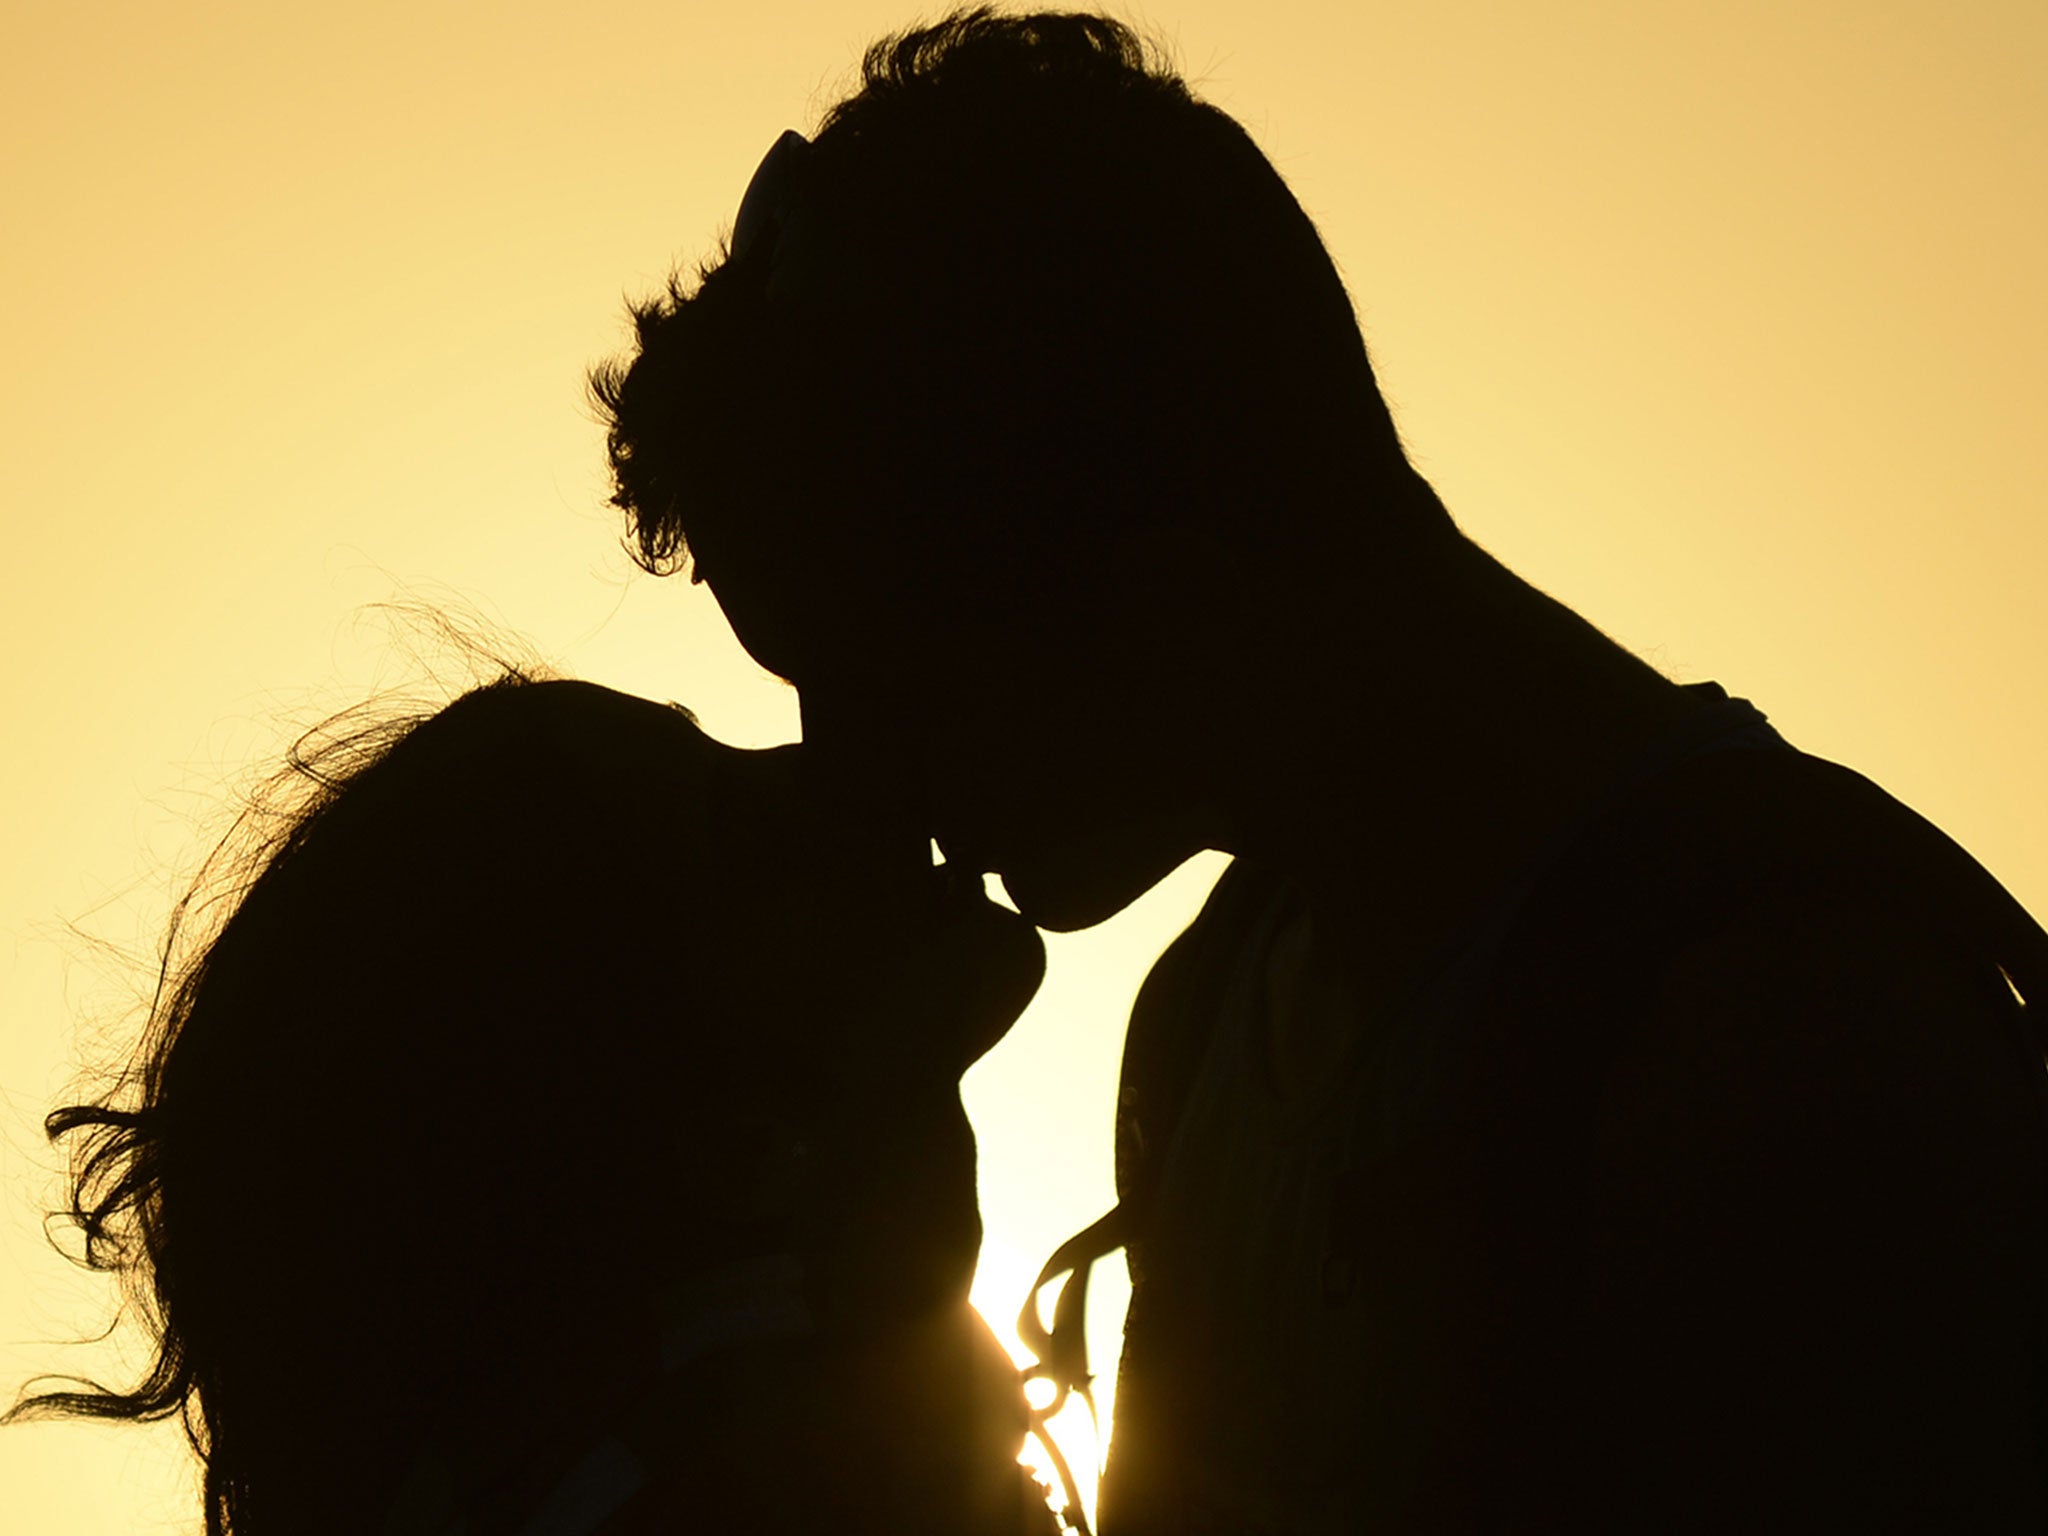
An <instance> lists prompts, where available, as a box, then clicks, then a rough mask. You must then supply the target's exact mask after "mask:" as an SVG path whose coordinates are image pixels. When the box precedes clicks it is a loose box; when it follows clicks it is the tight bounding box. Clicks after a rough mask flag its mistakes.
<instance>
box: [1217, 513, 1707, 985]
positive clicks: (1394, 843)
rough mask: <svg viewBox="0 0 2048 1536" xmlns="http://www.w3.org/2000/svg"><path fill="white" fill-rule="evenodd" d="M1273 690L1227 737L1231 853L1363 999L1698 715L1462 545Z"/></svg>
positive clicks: (1326, 634) (1636, 663)
mask: <svg viewBox="0 0 2048 1536" xmlns="http://www.w3.org/2000/svg"><path fill="white" fill-rule="evenodd" d="M1295 638H1296V640H1297V641H1298V640H1299V639H1300V637H1299V636H1296V637H1295ZM1302 654H1306V655H1307V656H1308V657H1309V663H1308V665H1306V666H1304V665H1302V664H1301V660H1300V657H1301V655H1302ZM1272 675H1273V673H1272V672H1270V671H1269V672H1268V673H1267V676H1268V677H1269V678H1270V677H1271V676H1272ZM1288 679H1289V680H1288V682H1287V683H1286V684H1285V685H1284V686H1282V687H1281V688H1279V689H1277V690H1273V689H1269V690H1268V691H1266V692H1265V693H1264V695H1263V699H1264V705H1265V708H1266V710H1267V711H1268V714H1269V717H1268V718H1266V719H1264V720H1254V721H1252V722H1247V723H1254V724H1256V725H1257V727H1258V728H1257V729H1255V730H1253V731H1250V732H1247V733H1245V735H1244V737H1243V738H1241V739H1242V740H1243V741H1244V742H1245V743H1246V744H1247V746H1248V748H1249V750H1246V751H1243V752H1242V753H1241V755H1240V758H1239V762H1238V769H1239V771H1238V774H1237V776H1236V780H1235V783H1234V785H1233V791H1234V794H1233V800H1234V801H1235V804H1234V805H1233V806H1232V810H1234V811H1236V812H1237V813H1238V814H1237V816H1236V817H1235V818H1233V820H1234V822H1235V825H1234V827H1233V831H1234V833H1235V842H1236V846H1234V847H1233V848H1232V850H1231V851H1233V852H1237V853H1241V854H1244V855H1247V856H1249V857H1252V858H1255V859H1258V860H1260V861H1261V862H1264V863H1267V864H1270V865H1274V866H1277V867H1279V868H1282V869H1286V870H1288V871H1290V872H1291V873H1293V874H1294V875H1295V876H1296V877H1297V878H1299V879H1301V880H1302V881H1303V882H1304V883H1305V884H1307V886H1308V887H1309V889H1310V891H1311V892H1312V895H1313V898H1314V900H1315V903H1316V905H1317V907H1318V909H1320V910H1323V911H1324V912H1325V913H1326V914H1327V915H1328V917H1329V918H1331V919H1334V920H1335V921H1336V923H1337V924H1339V925H1341V928H1342V929H1343V930H1344V931H1345V933H1346V934H1347V940H1346V943H1347V947H1348V948H1351V949H1353V950H1355V952H1356V953H1355V965H1354V975H1353V985H1354V987H1356V988H1357V989H1358V990H1359V991H1360V992H1361V994H1362V996H1363V997H1365V998H1366V999H1380V1000H1384V999H1385V998H1387V997H1388V995H1389V994H1398V993H1399V992H1402V991H1404V990H1405V989H1406V988H1407V987H1408V986H1409V985H1411V984H1412V983H1413V982H1414V981H1415V980H1417V979H1419V977H1418V973H1419V971H1420V969H1421V967H1422V966H1424V965H1425V964H1426V963H1427V961H1428V958H1429V956H1430V955H1431V954H1433V953H1434V952H1435V950H1436V948H1437V946H1438V945H1439V944H1440V943H1441V942H1442V941H1443V940H1444V939H1445V938H1447V937H1448V936H1449V935H1450V934H1451V933H1452V932H1454V931H1455V930H1456V929H1457V927H1458V926H1459V925H1461V924H1462V923H1463V922H1465V921H1467V920H1469V919H1470V918H1471V917H1472V916H1473V915H1474V914H1475V913H1476V912H1477V911H1478V910H1479V909H1481V908H1482V907H1483V906H1484V905H1485V904H1486V902H1487V901H1488V900H1489V899H1491V898H1492V897H1493V896H1494V895H1495V894H1496V893H1497V892H1499V891H1500V890H1501V889H1502V888H1503V887H1505V886H1506V885H1507V883H1508V882H1509V881H1510V880H1512V879H1513V877H1514V876H1515V874H1516V873H1517V871H1519V870H1520V869H1521V868H1522V867H1523V866H1525V865H1526V864H1527V863H1528V862H1529V861H1530V860H1531V859H1533V858H1534V857H1535V856H1536V855H1537V854H1538V853H1539V852H1540V851H1541V850H1542V848H1543V847H1544V845H1545V844H1546V843H1547V842H1548V841H1549V840H1550V839H1551V838H1552V837H1554V836H1555V835H1556V834H1557V833H1558V832H1560V831H1561V830H1563V829H1564V828H1566V827H1567V826H1569V825H1570V824H1571V823H1572V822H1573V821H1574V820H1575V819H1576V818H1577V817H1578V816H1579V815H1581V814H1583V813H1584V811H1585V810H1586V809H1587V808H1588V807H1589V806H1590V805H1591V804H1592V803H1593V802H1594V801H1595V800H1596V799H1597V797H1598V796H1599V794H1600V792H1601V791H1602V789H1603V788H1604V787H1605V786H1607V785H1608V784H1609V783H1611V782H1612V781H1613V780H1614V779H1615V777H1616V776H1617V775H1618V774H1620V773H1621V772H1622V771H1624V769H1625V768H1626V767H1627V765H1628V764H1629V763H1630V762H1631V761H1632V760H1633V759H1635V758H1636V757H1637V756H1638V755H1639V754H1640V753H1642V752H1643V751H1644V750H1645V748H1646V747H1647V746H1648V745H1649V744H1650V743H1652V742H1654V741H1655V740H1656V739H1657V738H1658V737H1659V736H1661V735H1662V734H1663V733H1664V732H1666V731H1668V730H1669V729H1670V728H1671V727H1672V726H1673V725H1674V724H1675V723H1676V722H1677V721H1678V720H1680V719H1682V718H1683V717H1684V716H1685V715H1687V714H1689V713H1691V712H1692V711H1693V710H1694V709H1696V708H1697V707H1698V703H1697V701H1696V700H1695V699H1694V698H1693V697H1692V696H1690V695H1688V694H1686V693H1685V692H1684V691H1683V690H1681V689H1680V688H1679V687H1678V686H1677V685H1675V684H1673V683H1671V682H1670V681H1668V680H1667V679H1665V678H1663V677H1661V676H1660V675H1659V674H1658V673H1656V672H1655V671H1654V670H1653V669H1651V668H1650V667H1649V666H1647V665H1646V664H1645V663H1643V662H1641V661H1640V660H1638V659H1637V658H1636V657H1634V656H1632V655H1630V654H1629V653H1628V652H1627V651H1625V650H1623V649H1622V648H1621V647H1620V646H1618V645H1616V644H1615V643H1614V642H1613V641H1611V640H1609V639H1608V638H1607V637H1606V636H1604V635H1602V634H1601V633H1600V632H1599V631H1598V630H1596V629H1594V628H1593V627H1592V626H1591V625H1590V624H1588V623H1586V622H1585V621H1584V620H1582V619H1580V618H1579V617H1578V616H1577V615H1576V614H1574V613H1572V612H1571V611H1570V610H1569V609H1567V608H1565V607H1564V606H1563V605H1561V604H1559V603H1556V602H1554V601H1553V600H1551V599H1550V598H1548V597H1545V596H1544V595H1543V594H1541V593H1539V592H1537V591H1536V590H1535V589H1534V588H1532V587H1530V586H1529V585H1528V584H1527V583H1525V582H1523V581H1521V580H1520V579H1519V578H1518V577H1516V576H1514V575H1513V574H1512V573H1511V572H1509V571H1507V570H1506V569H1504V568H1503V567H1501V566H1500V565H1499V564H1498V563H1497V562H1495V561H1494V560H1492V559H1491V557H1489V556H1487V555H1485V554H1484V553H1483V552H1482V551H1479V550H1478V549H1477V548H1476V547H1474V546H1471V545H1467V544H1462V543H1461V544H1460V545H1459V546H1457V547H1456V548H1452V549H1447V550H1445V551H1443V552H1441V553H1440V556H1439V557H1438V558H1437V559H1435V560H1433V561H1432V563H1431V566H1430V569H1429V570H1428V571H1427V573H1426V576H1425V578H1424V579H1421V580H1417V581H1416V582H1414V583H1413V584H1411V585H1409V586H1408V587H1406V588H1405V589H1404V591H1403V592H1401V593H1400V594H1397V595H1395V596H1393V597H1391V598H1390V599H1388V601H1387V602H1386V603H1385V604H1384V605H1383V606H1381V607H1380V608H1378V609H1377V610H1375V611H1373V612H1370V613H1368V614H1367V615H1365V616H1364V617H1363V618H1357V617H1356V616H1355V611H1354V617H1353V619H1352V621H1351V622H1348V623H1347V622H1346V621H1345V620H1344V619H1342V618H1341V617H1340V618H1339V619H1338V621H1337V622H1335V623H1330V624H1326V625H1324V626H1323V627H1322V629H1321V638H1320V639H1318V640H1317V641H1315V642H1314V643H1312V644H1309V645H1308V646H1306V647H1305V649H1304V650H1303V651H1298V652H1297V655H1296V660H1295V663H1294V665H1293V666H1292V667H1290V668H1289V669H1288ZM1253 696H1254V695H1252V694H1250V693H1248V694H1247V695H1246V697H1253ZM1251 707H1252V708H1253V709H1257V708H1258V707H1259V706H1257V705H1253V706H1251ZM1276 748H1277V749H1276ZM1329 926H1330V925H1329V924H1328V923H1326V924H1325V928H1326V930H1327V928H1328V927H1329Z"/></svg>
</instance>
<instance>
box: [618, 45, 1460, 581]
mask: <svg viewBox="0 0 2048 1536" xmlns="http://www.w3.org/2000/svg"><path fill="white" fill-rule="evenodd" d="M801 147H802V146H799V148H801ZM801 158H802V164H801V167H800V169H801V173H802V174H801V180H800V184H799V185H798V187H797V188H796V190H795V191H794V192H793V193H791V194H790V195H791V196H792V197H793V198H794V199H795V201H796V202H797V204H798V205H799V207H800V215H794V216H792V217H790V218H788V219H786V220H784V221H783V222H784V223H785V224H787V225H790V226H794V224H795V222H796V218H797V217H799V216H800V218H801V220H802V224H803V233H802V238H801V249H799V248H798V245H799V242H798V240H797V239H796V237H794V236H792V235H791V234H790V233H789V230H788V229H787V228H785V229H782V230H781V231H779V238H778V237H777V236H770V237H767V238H763V239H760V240H756V241H754V242H752V243H751V244H747V245H744V246H743V248H741V249H738V250H734V249H732V248H731V246H730V245H729V244H727V245H721V246H720V248H719V250H718V251H717V253H716V254H715V255H714V256H713V258H712V259H710V260H709V261H707V262H706V263H705V264H704V265H703V266H701V267H700V268H698V269H697V271H696V272H695V273H694V274H693V275H691V276H689V277H684V276H680V275H679V276H677V277H676V278H674V279H672V280H671V281H670V283H669V285H668V287H667V289H666V291H665V292H663V293H661V294H659V295H657V296H656V297H654V298H652V299H651V300H649V301H647V302H645V303H643V304H639V305H637V306H635V307H634V309H633V324H634V333H635V341H636V350H635V352H634V354H633V355H632V356H631V357H630V359H628V360H624V361H620V362H614V363H609V364H606V365H602V366H600V367H598V368H597V369H596V370H594V372H593V375H592V379H591V386H592V394H593V397H594V399H595V401H596V404H597V407H598V409H599V411H600V412H601V414H602V417H603V419H604V421H605V423H606V425H607V428H608V453H609V458H610V464H611V471H612V477H613V485H614V491H613V497H612V499H613V501H614V503H615V504H616V505H617V506H618V507H619V508H620V510H621V511H623V512H624V513H625V515H626V518H627V521H628V532H629V538H630V542H631V544H632V546H633V547H634V549H635V551H636V553H637V556H638V558H639V560H640V561H641V562H642V563H643V564H644V565H646V566H647V567H648V568H649V569H652V570H655V571H658V572H666V571H673V570H677V569H680V568H681V567H683V566H684V565H685V564H686V563H688V562H689V559H690V555H691V546H692V544H693V543H698V542H700V541H701V540H702V539H703V537H704V534H705V532H706V531H707V530H709V529H711V528H712V527H713V526H714V525H716V524H718V523H719V522H720V521H721V520H723V519H725V518H726V517H728V516H746V517H759V516H762V515H770V514H773V515H780V516H783V517H788V518H795V519H799V520H801V521H802V522H803V523H804V524H805V530H804V537H805V538H806V539H807V540H810V539H815V538H817V537H819V536H822V537H824V538H825V540H826V541H827V543H828V545H829V547H830V548H831V549H832V550H833V551H834V552H835V553H837V554H845V553H848V552H851V551H852V550H854V549H857V548H864V547H866V548H872V546H874V545H875V544H876V543H877V542H878V541H879V542H881V543H884V544H889V543H893V542H895V541H896V540H898V539H905V538H906V537H907V539H908V541H909V542H910V543H914V544H915V545H916V546H917V547H918V548H919V549H921V550H928V549H929V548H930V547H931V546H930V535H931V533H932V532H933V531H934V529H935V528H939V529H943V530H944V538H945V539H946V540H948V541H949V542H950V543H951V545H952V546H954V547H955V548H956V549H957V548H959V547H960V546H962V545H963V544H964V545H967V546H983V548H982V554H983V556H984V558H991V557H992V558H997V559H1000V560H1002V561H1005V562H1014V560H1015V559H1016V558H1017V555H1018V551H1019V549H1020V548H1022V547H1026V546H1028V547H1030V548H1033V549H1035V550H1036V551H1038V557H1039V558H1048V559H1055V560H1057V562H1058V564H1059V566H1060V567H1061V568H1063V569H1067V570H1074V569H1085V568H1086V567H1087V566H1089V565H1090V564H1092V563H1094V562H1097V561H1099V560H1101V559H1103V558H1104V557H1105V556H1106V555H1107V554H1108V553H1109V551H1110V550H1111V549H1112V548H1115V549H1120V550H1122V551H1124V552H1125V553H1126V554H1129V553H1131V552H1133V551H1138V552H1140V553H1139V558H1140V560H1141V561H1142V558H1143V556H1142V551H1143V550H1144V549H1145V548H1146V547H1147V546H1148V545H1150V546H1156V545H1157V541H1158V540H1160V539H1162V538H1167V539H1170V538H1172V537H1174V529H1175V527H1176V525H1180V524H1184V523H1185V522H1186V521H1187V520H1188V519H1191V518H1194V519H1206V520H1207V521H1208V522H1209V524H1210V526H1211V529H1212V530H1213V531H1214V532H1215V533H1216V534H1219V535H1221V536H1223V537H1225V538H1227V539H1230V540H1232V541H1237V542H1238V543H1239V544H1240V545H1241V544H1242V543H1244V542H1246V541H1259V540H1265V539H1278V540H1281V541H1285V540H1287V539H1290V538H1293V537H1295V536H1296V535H1295V534H1294V533H1291V532H1289V531H1288V530H1287V529H1286V528H1285V527H1284V526H1283V524H1284V518H1281V519H1278V520H1276V516H1275V514H1274V513H1272V512H1271V511H1270V508H1272V507H1273V506H1276V505H1278V504H1281V503H1283V502H1285V501H1286V500H1287V499H1288V498H1287V496H1286V494H1285V492H1286V491H1287V490H1289V489H1290V488H1291V487H1290V486H1289V484H1288V482H1289V481H1290V479H1293V480H1296V481H1299V482H1300V484H1301V486H1302V488H1303V489H1307V488H1309V487H1314V488H1317V489H1320V490H1327V489H1328V488H1329V487H1330V486H1331V485H1332V483H1333V482H1341V483H1344V484H1348V485H1358V484H1376V485H1381V486H1393V487H1396V488H1398V489H1402V490H1404V491H1405V490H1406V489H1407V488H1409V487H1410V486H1412V485H1413V484H1414V483H1415V482H1414V480H1413V472H1412V471H1411V470H1410V469H1409V468H1408V465H1407V462H1406V459H1405V457H1404V456H1403V454H1402V451H1401V448H1400V445H1399V442H1398V439H1397V437H1396V435H1395V432H1394V428H1393V424H1392V422H1391V420H1390V418H1389V416H1388V413H1387V410H1386V407H1385V405H1384V403H1383V402H1382V400H1381V398H1380V394H1379V390H1378V386H1377V383H1376V381H1375V380H1374V377H1373V373H1372V369H1371V366H1370V364H1369V363H1368V361H1367V358H1366V351H1365V346H1364V343H1363V340H1362V339H1361V336H1360V333H1359V329H1358V324H1357V320H1356V317H1355V315H1354V313H1353V310H1352V306H1351V302H1350V299H1349V297H1348V295H1347V294H1346V292H1345V290H1344V286H1343V283H1342V281H1341V280H1340V278H1339V277H1338V274H1337V272H1336V269H1335V267H1334V265H1333V264H1332V262H1331V260H1330V258H1329V256H1328V254H1327V252H1326V251H1325V250H1324V248H1323V245H1322V242H1321V240H1320V238H1319V236H1318V235H1317V233H1316V230H1315V227H1314V225H1313V224H1312V223H1311V222H1310V220H1309V218H1308V217H1307V215H1306V214H1305V213H1304V212H1303V211H1302V209H1301V207H1300V205H1299V204H1298V203H1297V202H1296V201H1295V199H1294V197H1293V195H1292V194H1291V193H1290V192H1289V191H1288V189H1287V187H1286V185H1285V183H1284V182H1283V181H1282V180H1281V178H1280V176H1279V175H1278V173H1277V172H1276V171H1275V170H1274V169H1273V167H1272V165H1271V164H1270V163H1269V162H1268V161H1267V160H1266V158H1265V156H1264V155H1263V154H1262V153H1261V152H1260V151H1259V149H1258V148H1257V146H1256V145H1254V144H1253V143H1252V141H1251V139H1250V137H1249V136H1248V135H1247V134H1246V133H1245V131H1244V130H1243V128H1242V127H1240V126H1239V125H1238V124H1237V123H1236V122H1235V121H1234V120H1232V119H1231V118H1230V117H1228V116H1227V115H1226V114H1224V113H1223V112H1221V111H1219V110H1217V109H1216V108H1214V107H1212V106H1209V105H1207V104H1206V103H1204V102H1202V101H1200V100H1198V99H1197V98H1196V97H1195V95H1194V94H1193V93H1192V92H1191V91H1190V90H1189V88H1188V85H1187V83H1186V82H1185V81H1184V80H1183V79H1182V78H1181V77H1180V76H1179V75H1178V74H1177V73H1175V72H1174V70H1173V69H1172V68H1171V67H1170V66H1169V65H1168V63H1167V62H1166V60H1165V58H1164V55H1163V52H1162V50H1160V49H1159V48H1157V47H1155V46H1152V45H1149V44H1148V43H1146V42H1145V41H1144V40H1143V39H1141V38H1140V37H1139V36H1138V35H1137V34H1136V33H1134V32H1133V31H1132V30H1131V29H1130V28H1128V27H1126V26H1124V25H1123V24H1121V23H1119V22H1117V21H1114V20H1111V19H1109V18H1107V17H1104V16H1099V15H1090V14H1065V13H1033V14H1024V15H1008V14H1002V13H998V12H996V11H994V10H991V9H987V8H983V9H977V10H969V11H962V12H959V13H957V14H954V15H952V16H949V17H947V18H946V19H944V20H942V21H939V22H937V23H936V24H934V25H931V26H926V27H920V28H916V29H914V30H910V31H906V32H903V33H900V34H897V35H895V36H891V37H887V38H884V39H882V40H881V41H880V42H877V43H876V44H875V45H874V46H873V47H871V48H870V49H869V50H868V51H867V54H866V58H865V61H864V64H863V68H862V74H861V85H860V88H859V90H858V91H856V92H855V93H854V94H853V95H852V96H850V97H848V98H847V99H846V100H844V101H841V102H840V103H839V104H838V105H836V106H834V107H832V108H831V109H830V110H829V111H828V112H827V113H826V114H825V116H824V119H823V121H822V123H821V124H820V126H819V128H818V130H817V132H816V134H815V136H814V138H813V141H812V143H811V144H810V145H809V147H808V150H807V151H806V152H805V153H804V154H803V155H802V157H801ZM1276 491H1278V492H1280V493H1281V494H1278V495H1276V494H1275V493H1276ZM1299 499H1300V500H1302V501H1303V502H1307V501H1309V500H1318V501H1322V502H1324V503H1325V504H1327V502H1328V500H1329V498H1328V497H1327V496H1304V497H1302V498H1299ZM1431 504H1432V505H1433V501H1432V503H1431ZM1133 540H1135V542H1133ZM991 541H993V542H991ZM698 553H699V554H701V553H702V551H701V549H700V550H699V551H698Z"/></svg>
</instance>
